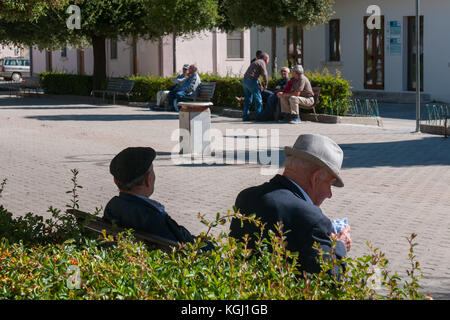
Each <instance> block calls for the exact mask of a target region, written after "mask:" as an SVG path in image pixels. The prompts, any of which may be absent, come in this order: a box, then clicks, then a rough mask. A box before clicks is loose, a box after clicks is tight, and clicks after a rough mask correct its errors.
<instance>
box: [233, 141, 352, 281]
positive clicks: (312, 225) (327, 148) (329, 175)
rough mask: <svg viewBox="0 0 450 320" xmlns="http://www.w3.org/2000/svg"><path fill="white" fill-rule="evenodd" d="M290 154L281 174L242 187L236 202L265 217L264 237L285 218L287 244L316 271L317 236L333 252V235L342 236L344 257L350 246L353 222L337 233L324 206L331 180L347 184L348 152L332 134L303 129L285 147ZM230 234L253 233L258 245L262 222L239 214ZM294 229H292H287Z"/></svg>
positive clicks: (339, 250)
mask: <svg viewBox="0 0 450 320" xmlns="http://www.w3.org/2000/svg"><path fill="white" fill-rule="evenodd" d="M285 153H286V156H287V159H286V163H285V169H284V172H283V174H282V175H276V176H275V177H274V178H272V179H271V180H270V181H269V182H266V183H264V184H262V185H260V186H256V187H251V188H248V189H245V190H243V191H242V192H240V193H239V195H238V196H237V199H236V203H235V205H236V207H237V208H238V209H239V210H240V213H241V214H243V215H250V214H256V218H261V222H262V223H266V228H265V231H264V234H263V237H266V238H268V230H269V229H270V230H272V231H274V232H275V233H276V234H277V233H278V232H277V231H276V228H275V227H276V225H277V222H282V223H283V232H284V234H285V235H286V241H287V248H286V249H287V250H290V251H292V252H299V263H300V269H301V270H304V271H307V272H310V273H317V272H319V271H320V265H319V263H318V262H317V260H316V258H317V256H318V253H317V251H316V250H315V249H314V248H313V245H314V242H317V243H318V244H319V248H320V249H322V250H323V251H324V253H325V257H328V258H329V257H330V254H331V246H332V238H335V239H336V240H337V242H336V243H337V244H336V247H335V248H334V254H333V255H334V257H335V258H337V259H340V258H342V257H344V256H345V255H346V254H347V251H348V250H350V247H351V238H350V227H349V226H348V225H347V226H346V227H344V228H343V229H342V231H340V232H339V233H338V234H334V233H332V230H333V229H332V222H331V221H330V219H329V218H327V217H326V216H325V215H324V214H323V213H322V210H321V209H320V205H321V204H322V202H323V201H324V200H325V199H326V198H331V196H332V193H331V186H332V185H333V186H336V187H343V186H344V183H343V182H342V179H341V178H340V176H339V171H340V169H341V165H342V160H343V152H342V149H341V148H340V147H339V146H338V145H337V144H336V143H335V142H334V141H333V140H331V139H330V138H328V137H325V136H321V135H317V134H305V135H300V136H299V137H298V139H297V141H296V142H295V144H294V146H293V147H292V148H291V147H285ZM230 230H231V231H230V236H232V237H234V238H236V239H242V237H244V235H246V234H247V235H248V236H249V238H250V242H249V247H250V248H254V244H255V240H256V239H255V236H254V234H255V233H256V234H259V231H260V230H259V228H258V227H256V226H255V225H254V224H253V223H251V222H248V221H244V222H243V227H241V221H240V220H239V219H236V218H235V219H233V220H232V222H231V226H230ZM287 231H289V232H287ZM334 272H335V273H337V274H338V273H339V271H338V270H335V271H334Z"/></svg>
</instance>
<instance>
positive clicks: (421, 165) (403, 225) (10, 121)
mask: <svg viewBox="0 0 450 320" xmlns="http://www.w3.org/2000/svg"><path fill="white" fill-rule="evenodd" d="M400 107H404V106H399V108H400ZM389 108H390V109H389V110H391V109H392V105H390V106H389ZM410 109H411V108H409V109H408V110H410ZM382 110H383V109H382ZM405 110H406V109H405ZM381 115H382V116H383V113H382V112H381ZM383 122H384V124H385V127H384V128H378V127H371V126H361V125H338V124H321V123H313V122H304V123H302V124H300V125H290V124H279V123H242V122H241V121H240V120H239V119H232V118H225V117H220V116H216V115H213V116H212V127H213V128H215V129H219V130H221V131H222V132H223V133H224V135H226V129H239V128H241V129H244V130H248V129H255V132H256V134H257V135H258V134H259V135H261V134H263V132H262V131H259V130H260V129H268V130H269V132H270V129H278V130H279V134H280V148H281V149H280V155H281V160H282V159H283V157H282V155H283V152H282V151H281V150H282V147H283V146H285V145H292V144H293V143H294V142H295V140H296V138H297V136H298V135H299V134H302V133H320V134H323V135H326V136H329V137H330V138H332V139H333V140H335V141H336V142H337V143H338V144H339V145H340V146H341V147H342V149H343V150H344V164H343V170H342V177H343V180H344V182H345V187H344V188H334V189H333V198H332V199H328V200H326V201H325V202H324V204H323V205H322V210H323V211H324V213H325V214H326V215H328V216H329V217H330V218H338V217H348V219H349V222H350V225H351V228H352V239H353V248H352V250H351V251H350V253H349V254H350V256H352V257H355V256H358V255H362V254H364V253H367V252H368V249H367V247H366V245H365V243H366V242H367V241H369V242H370V243H372V244H373V245H374V246H375V247H378V248H380V249H381V250H382V251H383V252H385V253H386V257H387V258H388V259H389V261H390V265H391V269H392V270H395V271H398V272H399V274H401V275H404V274H405V270H406V269H407V268H408V248H409V247H408V243H407V241H406V239H405V237H406V236H408V235H410V234H411V233H413V232H414V233H417V234H418V237H417V238H416V239H417V242H418V243H419V245H418V246H417V247H416V248H417V249H416V254H417V258H418V260H419V262H420V263H421V267H422V272H423V273H424V279H423V280H422V281H421V283H422V285H423V286H424V291H430V292H431V294H432V295H433V296H434V297H435V298H441V299H442V298H446V299H449V298H450V268H449V267H448V266H449V265H450V232H449V230H450V170H449V169H450V139H444V138H443V137H440V136H433V135H428V134H417V133H411V131H413V129H414V128H415V122H414V120H411V119H400V118H395V117H393V118H389V119H388V118H386V119H383ZM177 128H178V115H177V114H176V113H173V112H153V111H149V110H147V109H144V108H138V107H130V106H117V105H116V106H112V105H91V104H86V103H83V102H82V101H81V102H77V101H76V100H70V101H67V100H64V99H62V98H61V99H47V98H14V97H8V96H7V95H4V96H0V150H1V151H0V179H1V180H2V179H3V178H7V179H8V182H7V185H6V188H5V190H4V193H3V197H2V199H1V203H2V204H3V205H4V206H5V207H6V208H7V209H9V210H10V211H11V212H13V213H14V214H17V215H19V214H25V213H26V212H30V211H31V212H34V213H36V214H42V215H44V216H45V215H47V214H48V213H46V210H47V208H48V206H50V205H52V206H54V207H57V208H61V209H63V208H64V206H65V204H66V203H69V201H70V195H67V194H66V193H65V191H66V190H70V189H71V181H70V179H71V173H70V169H72V168H77V169H78V170H79V171H80V174H79V184H80V185H82V186H83V189H81V190H80V192H79V194H80V205H81V209H82V210H85V211H94V209H95V208H96V207H100V206H105V205H106V203H107V201H108V200H109V199H110V198H111V197H112V196H114V195H115V194H116V193H117V190H116V188H115V185H114V184H113V179H112V177H111V176H110V174H109V171H108V166H109V162H110V160H111V159H112V157H113V156H114V155H115V154H116V153H118V152H119V151H120V150H122V149H123V148H125V147H128V146H152V147H153V148H155V149H156V151H157V152H158V156H157V159H156V161H155V171H156V191H155V193H154V195H153V196H152V198H153V199H156V200H158V201H160V202H161V203H163V204H164V205H165V206H166V209H167V211H168V212H169V214H170V215H171V216H172V217H173V218H174V219H175V220H176V221H178V222H179V223H180V224H182V225H184V226H185V227H187V228H188V229H189V230H190V231H191V232H193V233H198V232H201V231H203V230H205V226H204V225H202V224H201V223H200V222H199V220H198V219H197V218H196V215H197V212H201V213H202V214H206V215H207V216H208V217H211V218H212V217H213V216H215V214H216V212H226V211H227V210H228V209H231V208H232V205H233V203H234V200H235V197H236V195H237V194H238V192H239V191H240V190H242V189H244V188H246V187H249V186H253V185H257V184H260V183H263V182H265V181H267V180H268V179H270V177H271V176H267V175H261V167H263V166H262V165H260V164H258V163H248V161H247V163H236V164H233V163H223V164H211V163H209V164H205V163H203V164H202V163H192V164H178V165H177V164H174V163H173V161H171V153H172V151H173V149H174V147H175V146H176V143H177V142H176V141H173V140H171V136H172V134H173V131H174V130H175V129H177ZM229 139H234V138H233V137H225V141H230V140H229ZM252 139H256V137H254V136H252V137H245V136H238V137H237V138H236V140H239V141H240V142H245V143H247V144H246V148H245V150H241V151H247V153H248V151H249V150H248V143H249V142H250V141H251V140H252ZM226 229H227V226H225V227H223V228H222V229H218V230H219V231H220V230H226Z"/></svg>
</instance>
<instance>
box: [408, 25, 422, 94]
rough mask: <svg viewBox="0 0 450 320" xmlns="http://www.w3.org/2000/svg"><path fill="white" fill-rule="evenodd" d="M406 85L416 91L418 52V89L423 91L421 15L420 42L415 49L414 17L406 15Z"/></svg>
mask: <svg viewBox="0 0 450 320" xmlns="http://www.w3.org/2000/svg"><path fill="white" fill-rule="evenodd" d="M407 19H408V20H407V22H408V23H407V32H408V34H407V37H408V53H407V85H408V88H407V89H408V90H409V91H416V88H417V85H416V65H417V53H418V52H419V54H420V91H423V16H420V44H419V50H417V46H416V41H417V35H416V17H407Z"/></svg>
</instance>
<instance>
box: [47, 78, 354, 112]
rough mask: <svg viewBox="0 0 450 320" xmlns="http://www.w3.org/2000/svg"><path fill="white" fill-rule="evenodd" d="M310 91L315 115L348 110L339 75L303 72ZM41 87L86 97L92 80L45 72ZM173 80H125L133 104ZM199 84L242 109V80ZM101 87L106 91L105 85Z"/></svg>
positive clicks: (346, 88) (345, 85) (220, 102)
mask: <svg viewBox="0 0 450 320" xmlns="http://www.w3.org/2000/svg"><path fill="white" fill-rule="evenodd" d="M305 74H306V76H307V77H308V78H309V79H310V81H311V85H312V86H313V87H321V88H322V89H321V93H320V100H319V102H318V104H317V107H316V111H317V112H318V113H326V114H337V108H339V113H340V114H341V115H343V114H344V113H345V110H347V109H348V108H349V97H350V96H351V92H350V88H351V87H350V83H349V82H348V81H347V80H345V79H343V78H341V76H340V74H338V75H336V76H333V75H332V74H330V73H329V72H328V71H327V70H324V71H323V72H322V73H318V72H314V73H312V72H306V73H305ZM40 77H41V86H42V88H44V91H45V93H50V94H75V95H89V94H90V92H91V90H92V76H87V75H73V74H67V73H63V72H44V73H41V74H40ZM173 77H174V76H171V77H165V78H160V77H151V76H131V77H127V79H130V80H133V81H134V82H135V84H134V87H133V91H132V97H131V100H132V101H139V102H145V101H155V100H156V93H157V92H158V91H159V90H166V89H167V88H170V87H171V86H173V82H172V79H173ZM200 78H201V80H202V82H216V90H215V93H214V97H213V100H212V102H213V103H214V105H215V106H222V107H234V108H241V107H242V106H241V105H240V104H239V103H238V102H237V101H236V99H235V97H241V96H242V95H243V89H242V79H241V78H238V77H230V76H227V77H221V76H218V75H212V74H200ZM278 80H279V78H272V79H270V80H269V84H268V89H269V90H273V89H274V88H275V86H276V82H277V81H278ZM103 87H104V88H105V87H106V83H104V85H103Z"/></svg>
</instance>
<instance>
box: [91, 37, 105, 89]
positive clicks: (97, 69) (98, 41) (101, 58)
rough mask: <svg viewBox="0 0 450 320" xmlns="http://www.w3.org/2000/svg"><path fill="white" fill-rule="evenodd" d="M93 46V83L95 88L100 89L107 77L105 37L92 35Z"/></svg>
mask: <svg viewBox="0 0 450 320" xmlns="http://www.w3.org/2000/svg"><path fill="white" fill-rule="evenodd" d="M92 47H93V49H94V78H93V83H92V85H93V88H94V90H99V89H101V88H102V83H103V81H104V80H105V79H106V52H105V48H106V46H105V37H103V36H92Z"/></svg>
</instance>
